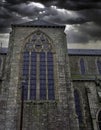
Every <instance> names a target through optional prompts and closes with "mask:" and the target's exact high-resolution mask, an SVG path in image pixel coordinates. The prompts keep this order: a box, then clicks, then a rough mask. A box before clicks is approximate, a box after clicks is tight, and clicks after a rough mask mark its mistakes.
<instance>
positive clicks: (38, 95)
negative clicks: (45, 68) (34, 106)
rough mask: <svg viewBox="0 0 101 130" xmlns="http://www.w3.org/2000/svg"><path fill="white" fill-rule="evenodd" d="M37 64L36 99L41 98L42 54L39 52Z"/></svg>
mask: <svg viewBox="0 0 101 130" xmlns="http://www.w3.org/2000/svg"><path fill="white" fill-rule="evenodd" d="M36 62H37V64H36V99H37V100H39V99H40V54H39V53H37V61H36Z"/></svg>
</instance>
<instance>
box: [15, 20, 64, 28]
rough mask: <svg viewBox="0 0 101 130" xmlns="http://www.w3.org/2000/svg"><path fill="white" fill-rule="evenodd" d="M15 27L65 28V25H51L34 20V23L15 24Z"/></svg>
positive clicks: (43, 21)
mask: <svg viewBox="0 0 101 130" xmlns="http://www.w3.org/2000/svg"><path fill="white" fill-rule="evenodd" d="M13 26H20V27H22V26H29V27H61V28H62V27H63V28H64V27H65V25H63V24H57V23H51V22H48V21H45V20H40V19H38V20H34V21H29V22H25V23H21V24H13Z"/></svg>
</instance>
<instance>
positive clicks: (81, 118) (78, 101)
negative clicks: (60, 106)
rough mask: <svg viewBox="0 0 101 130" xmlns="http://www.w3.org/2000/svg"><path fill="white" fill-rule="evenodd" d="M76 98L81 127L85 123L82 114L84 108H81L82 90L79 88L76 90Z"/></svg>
mask: <svg viewBox="0 0 101 130" xmlns="http://www.w3.org/2000/svg"><path fill="white" fill-rule="evenodd" d="M74 100H75V109H76V114H77V116H78V121H79V127H80V129H81V128H82V123H83V115H82V108H81V99H80V92H79V90H78V89H75V90H74Z"/></svg>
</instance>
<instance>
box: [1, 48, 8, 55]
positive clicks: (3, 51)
mask: <svg viewBox="0 0 101 130" xmlns="http://www.w3.org/2000/svg"><path fill="white" fill-rule="evenodd" d="M7 51H8V48H0V54H7Z"/></svg>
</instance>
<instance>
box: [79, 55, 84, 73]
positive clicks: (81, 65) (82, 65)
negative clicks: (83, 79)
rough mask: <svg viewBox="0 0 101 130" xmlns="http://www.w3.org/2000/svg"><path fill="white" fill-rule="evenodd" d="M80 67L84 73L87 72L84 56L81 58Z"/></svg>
mask: <svg viewBox="0 0 101 130" xmlns="http://www.w3.org/2000/svg"><path fill="white" fill-rule="evenodd" d="M80 69H81V74H82V75H84V74H85V63H84V59H83V58H81V59H80Z"/></svg>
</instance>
